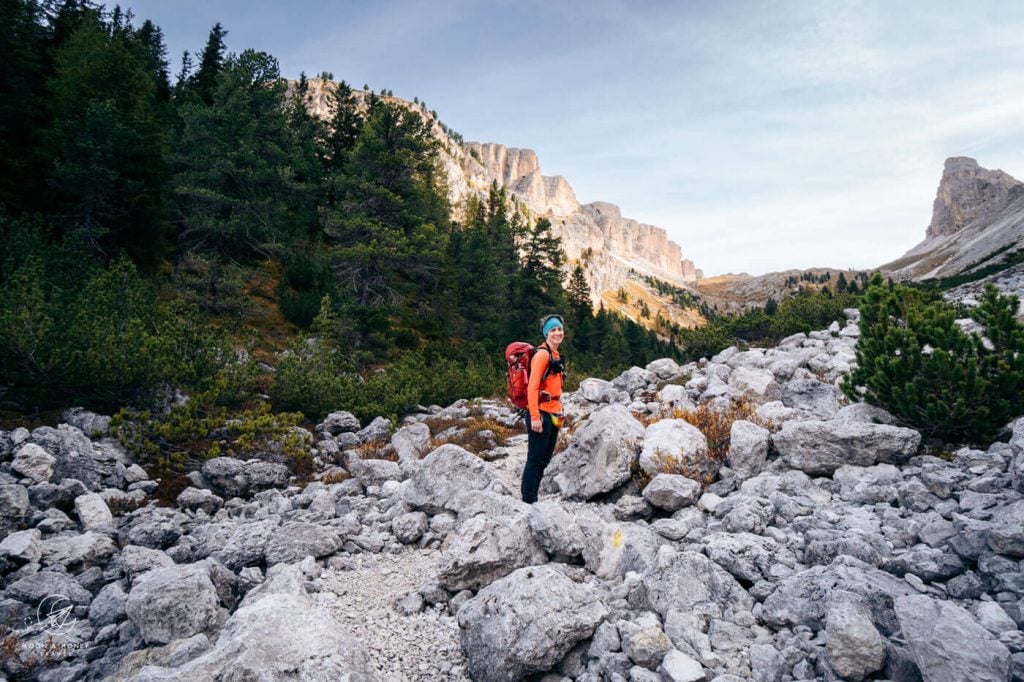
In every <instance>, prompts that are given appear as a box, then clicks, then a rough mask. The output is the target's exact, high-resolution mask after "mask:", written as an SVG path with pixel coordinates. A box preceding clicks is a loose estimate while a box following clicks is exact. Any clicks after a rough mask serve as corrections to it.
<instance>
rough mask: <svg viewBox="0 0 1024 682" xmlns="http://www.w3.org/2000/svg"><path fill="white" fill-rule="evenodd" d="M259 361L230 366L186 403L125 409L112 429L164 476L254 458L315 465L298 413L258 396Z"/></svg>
mask: <svg viewBox="0 0 1024 682" xmlns="http://www.w3.org/2000/svg"><path fill="white" fill-rule="evenodd" d="M256 379H257V371H256V369H255V366H254V365H253V363H238V364H234V365H230V366H229V367H227V368H225V369H224V370H222V371H220V372H218V373H217V375H216V377H215V378H214V379H213V381H212V382H211V385H210V387H209V388H208V389H207V390H205V391H202V392H199V393H196V394H195V395H193V396H191V397H189V398H188V399H187V400H186V401H185V402H184V404H180V405H173V406H171V407H170V408H169V409H167V410H164V411H159V412H154V411H149V410H136V409H130V408H125V409H122V410H121V411H120V412H118V413H117V414H115V415H114V417H113V419H112V420H111V427H112V431H113V433H114V435H115V436H116V437H117V438H118V439H119V440H120V442H121V444H122V445H124V446H125V447H126V448H128V449H129V450H130V451H131V452H132V454H133V455H134V456H135V457H136V458H137V459H138V460H139V461H141V462H142V463H143V464H145V465H147V466H148V467H150V468H152V469H155V470H156V471H157V472H159V473H160V474H161V475H165V474H168V473H172V472H183V471H189V470H191V469H195V468H198V467H199V466H200V465H201V464H202V463H203V462H204V461H205V460H207V459H210V458H212V457H219V456H232V457H237V458H239V459H250V458H253V457H256V458H260V459H267V460H273V461H277V462H281V463H285V464H288V465H289V466H290V467H291V468H292V470H293V471H295V472H296V473H300V474H304V473H308V470H309V469H310V468H311V466H312V460H311V457H310V453H309V446H310V444H311V438H310V436H309V434H308V432H303V430H302V429H296V428H295V427H296V426H298V424H299V423H300V422H301V421H302V415H301V414H299V413H296V412H290V413H289V412H277V413H275V412H273V411H272V410H271V406H270V404H269V403H267V402H266V401H263V400H259V399H257V398H255V397H254V396H253V395H252V393H251V391H252V390H253V389H254V388H255V387H256V383H257V381H256Z"/></svg>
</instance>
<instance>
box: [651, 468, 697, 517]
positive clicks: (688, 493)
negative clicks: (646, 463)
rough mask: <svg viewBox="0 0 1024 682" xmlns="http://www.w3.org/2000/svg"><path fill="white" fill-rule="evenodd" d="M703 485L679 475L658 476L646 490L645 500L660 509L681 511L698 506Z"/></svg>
mask: <svg viewBox="0 0 1024 682" xmlns="http://www.w3.org/2000/svg"><path fill="white" fill-rule="evenodd" d="M700 493H701V485H700V483H699V482H697V481H694V480H693V479H689V478H686V477H685V476H680V475H679V474H657V475H656V476H655V477H654V478H652V479H651V482H650V483H648V484H647V486H646V487H645V488H644V493H643V494H644V499H645V500H647V501H648V502H650V503H651V504H652V505H653V506H655V507H657V508H658V509H663V510H665V511H667V512H675V511H679V510H680V509H682V508H683V507H688V506H691V505H693V504H696V502H697V499H698V498H699V497H700Z"/></svg>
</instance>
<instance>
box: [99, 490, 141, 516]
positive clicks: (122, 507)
mask: <svg viewBox="0 0 1024 682" xmlns="http://www.w3.org/2000/svg"><path fill="white" fill-rule="evenodd" d="M140 506H141V504H140V503H139V501H138V500H137V499H135V498H134V497H128V496H127V495H119V496H117V497H111V498H108V499H107V507H109V508H110V513H111V514H113V515H114V516H124V515H125V514H130V513H132V512H133V511H135V510H136V509H138V508H139V507H140Z"/></svg>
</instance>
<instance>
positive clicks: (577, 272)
mask: <svg viewBox="0 0 1024 682" xmlns="http://www.w3.org/2000/svg"><path fill="white" fill-rule="evenodd" d="M566 296H567V298H568V301H569V308H570V309H571V310H572V315H573V321H574V322H575V323H576V324H577V325H578V324H580V323H581V322H582V321H583V320H584V319H585V318H587V317H590V316H591V315H593V308H592V307H591V306H592V303H591V300H590V285H589V284H587V277H586V273H584V271H583V264H582V263H577V264H576V267H575V268H573V270H572V275H571V276H570V278H569V286H568V288H567V289H566Z"/></svg>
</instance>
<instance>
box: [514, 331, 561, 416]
mask: <svg viewBox="0 0 1024 682" xmlns="http://www.w3.org/2000/svg"><path fill="white" fill-rule="evenodd" d="M542 348H543V349H544V350H547V347H546V346H544V345H540V346H532V345H530V344H528V343H527V342H525V341H513V342H512V343H510V344H508V346H507V347H506V348H505V362H507V363H508V370H507V372H506V374H505V383H506V384H507V386H508V401H509V402H510V403H512V404H513V405H515V406H516V407H518V408H519V409H520V410H527V409H529V408H530V403H529V400H528V398H527V397H526V389H527V387H528V386H529V385H530V363H531V362H532V361H533V356H534V355H536V354H537V351H538V350H540V349H542ZM548 353H549V354H550V351H548Z"/></svg>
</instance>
